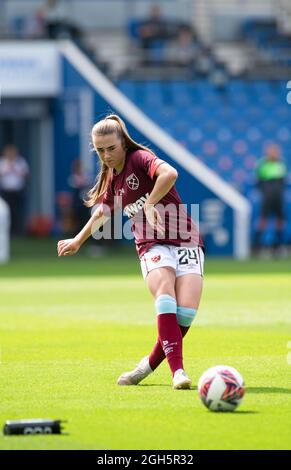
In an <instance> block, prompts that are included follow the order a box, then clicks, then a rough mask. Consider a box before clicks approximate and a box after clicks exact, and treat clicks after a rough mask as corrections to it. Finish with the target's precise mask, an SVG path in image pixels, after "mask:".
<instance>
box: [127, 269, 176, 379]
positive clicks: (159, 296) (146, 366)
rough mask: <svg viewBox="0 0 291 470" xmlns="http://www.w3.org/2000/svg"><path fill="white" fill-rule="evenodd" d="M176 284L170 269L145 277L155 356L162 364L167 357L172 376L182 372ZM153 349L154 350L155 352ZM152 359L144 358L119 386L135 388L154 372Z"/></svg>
mask: <svg viewBox="0 0 291 470" xmlns="http://www.w3.org/2000/svg"><path fill="white" fill-rule="evenodd" d="M175 281H176V274H175V271H174V270H173V269H172V268H169V267H162V268H156V269H154V270H152V271H151V272H149V273H148V275H147V277H146V282H147V285H148V287H149V290H150V292H151V294H152V295H153V297H154V298H155V306H156V311H157V327H158V344H159V346H158V351H156V353H158V354H159V355H162V360H163V359H164V358H165V356H167V359H168V362H169V366H170V368H171V371H172V374H174V373H175V371H176V370H177V369H183V362H182V335H181V331H180V329H179V326H178V323H177V317H176V314H177V304H176V299H175ZM155 348H156V346H155V347H154V350H155ZM152 354H153V353H151V355H152ZM151 355H150V356H146V357H145V358H143V359H142V360H141V361H140V363H139V364H138V365H137V367H136V368H135V369H134V370H132V371H130V372H125V373H124V374H122V375H121V376H120V377H119V379H118V384H119V385H136V384H138V383H139V382H140V381H141V380H142V379H144V378H145V377H147V376H148V375H149V374H150V373H151V372H152V371H153V370H154V368H152V367H151V362H150V357H151Z"/></svg>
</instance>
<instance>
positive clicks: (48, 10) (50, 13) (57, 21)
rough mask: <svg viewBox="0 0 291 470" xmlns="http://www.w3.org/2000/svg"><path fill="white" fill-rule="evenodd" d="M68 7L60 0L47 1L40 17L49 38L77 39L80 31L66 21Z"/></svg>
mask: <svg viewBox="0 0 291 470" xmlns="http://www.w3.org/2000/svg"><path fill="white" fill-rule="evenodd" d="M67 7H68V6H66V4H65V2H64V1H61V0H47V3H46V5H45V7H44V8H43V11H42V15H43V20H44V24H45V28H46V32H47V36H48V37H49V38H52V39H55V38H64V37H65V38H68V37H69V38H71V39H73V38H79V37H81V36H82V33H81V31H80V29H79V28H78V27H77V26H76V25H74V24H73V23H72V22H71V21H69V19H68V8H67Z"/></svg>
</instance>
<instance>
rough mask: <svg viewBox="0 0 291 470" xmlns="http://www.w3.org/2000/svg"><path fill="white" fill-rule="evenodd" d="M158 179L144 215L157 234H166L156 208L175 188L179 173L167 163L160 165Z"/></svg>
mask: <svg viewBox="0 0 291 470" xmlns="http://www.w3.org/2000/svg"><path fill="white" fill-rule="evenodd" d="M154 177H156V181H155V185H154V187H153V189H152V191H151V193H150V195H149V197H148V199H147V201H146V203H145V205H144V213H145V215H146V218H147V220H148V222H149V223H150V225H151V226H152V227H154V228H155V229H156V230H157V232H159V233H161V234H162V233H164V227H163V225H162V219H161V217H160V214H159V212H158V210H157V209H156V208H155V204H157V203H158V202H159V201H160V200H161V199H162V198H163V197H164V196H165V195H166V194H167V193H168V192H169V191H170V189H171V188H172V187H173V186H174V184H175V182H176V180H177V178H178V172H177V170H175V168H173V167H172V166H171V165H169V164H168V163H166V162H163V164H161V165H159V166H158V167H157V168H156V169H155V172H154Z"/></svg>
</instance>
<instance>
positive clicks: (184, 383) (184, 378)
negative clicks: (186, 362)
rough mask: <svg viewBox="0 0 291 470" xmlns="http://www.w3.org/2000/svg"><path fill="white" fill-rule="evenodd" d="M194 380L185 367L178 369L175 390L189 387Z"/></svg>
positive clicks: (174, 383)
mask: <svg viewBox="0 0 291 470" xmlns="http://www.w3.org/2000/svg"><path fill="white" fill-rule="evenodd" d="M191 385H192V382H191V380H190V379H189V377H188V375H187V374H186V372H185V371H184V370H183V369H178V370H176V372H175V374H174V377H173V388H174V389H175V390H182V389H189V388H191Z"/></svg>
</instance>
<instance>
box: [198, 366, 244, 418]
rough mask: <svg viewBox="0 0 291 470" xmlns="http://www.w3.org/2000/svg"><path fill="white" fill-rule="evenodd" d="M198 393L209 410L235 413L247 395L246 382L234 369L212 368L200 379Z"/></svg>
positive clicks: (224, 367) (228, 367) (225, 367)
mask: <svg viewBox="0 0 291 470" xmlns="http://www.w3.org/2000/svg"><path fill="white" fill-rule="evenodd" d="M198 393H199V396H200V398H201V400H202V402H203V404H204V405H205V406H206V407H207V408H208V409H209V410H211V411H234V410H235V409H236V408H237V407H238V405H239V404H240V403H241V402H242V399H243V396H244V394H245V385H244V380H243V378H242V376H241V375H240V373H239V372H238V371H237V370H236V369H235V368H234V367H230V366H215V367H211V368H210V369H208V370H207V371H206V372H204V374H203V375H202V376H201V377H200V379H199V382H198Z"/></svg>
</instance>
